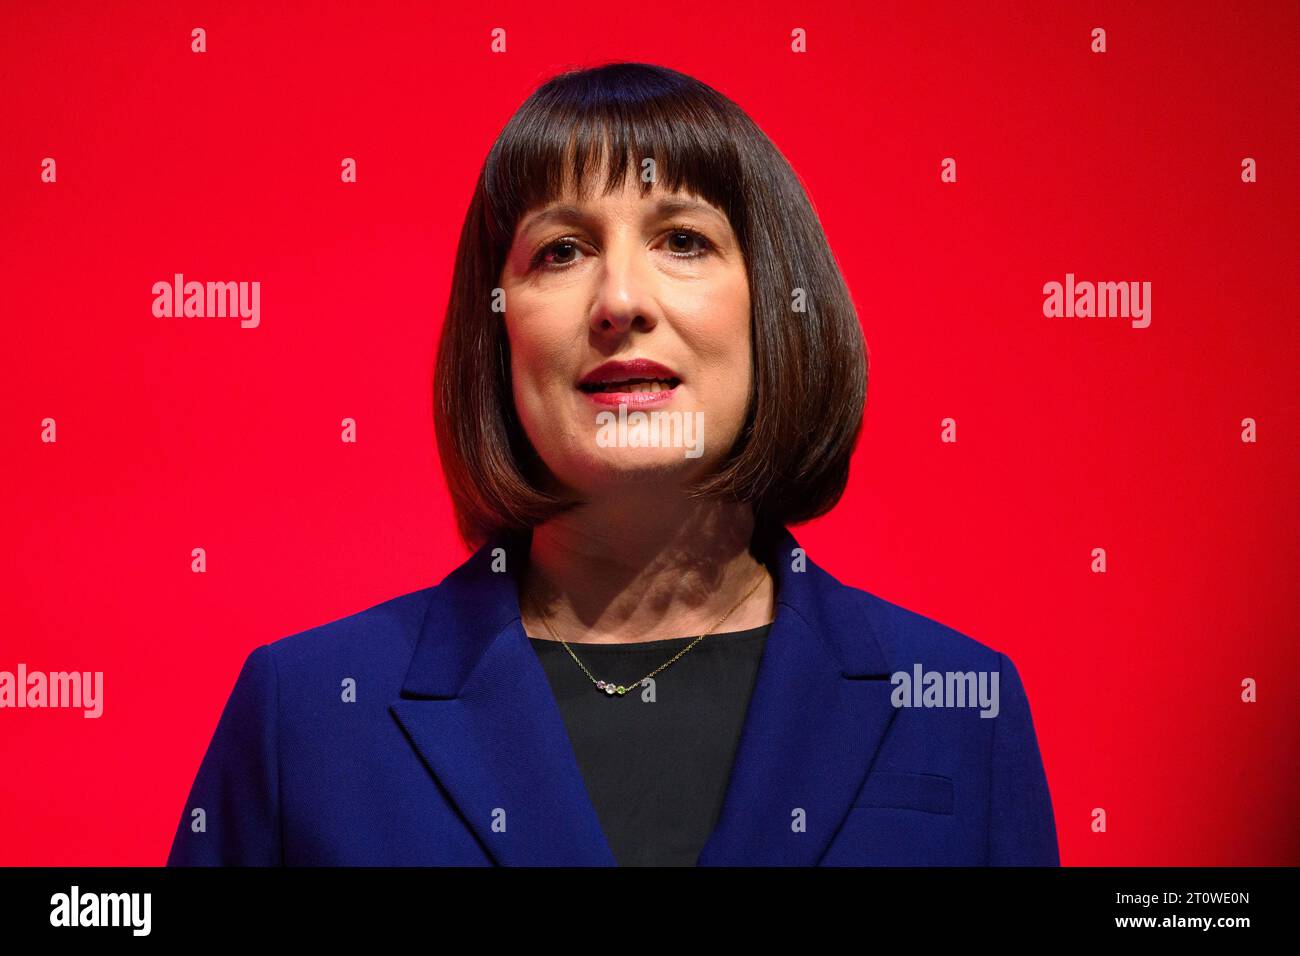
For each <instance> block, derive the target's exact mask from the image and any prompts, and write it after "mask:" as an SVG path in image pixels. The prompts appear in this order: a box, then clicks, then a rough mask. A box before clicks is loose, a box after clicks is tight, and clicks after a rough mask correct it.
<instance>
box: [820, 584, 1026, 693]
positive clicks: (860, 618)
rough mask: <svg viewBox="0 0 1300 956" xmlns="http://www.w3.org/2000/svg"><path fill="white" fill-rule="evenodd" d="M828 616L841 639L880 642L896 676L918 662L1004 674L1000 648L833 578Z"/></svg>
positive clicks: (825, 604)
mask: <svg viewBox="0 0 1300 956" xmlns="http://www.w3.org/2000/svg"><path fill="white" fill-rule="evenodd" d="M826 577H827V581H826V582H825V583H826V584H828V585H829V587H824V588H823V590H822V593H823V608H824V610H823V613H824V614H826V615H827V617H828V619H829V620H830V621H831V622H833V623H834V624H835V625H836V626H835V628H834V630H835V631H836V633H837V635H838V639H839V640H843V641H855V640H857V641H863V640H871V639H874V640H875V641H876V643H877V644H878V645H879V647H880V650H881V653H883V654H884V656H885V660H886V661H887V662H888V664H889V669H890V671H891V672H894V671H896V670H908V671H910V670H911V669H912V666H913V665H914V664H916V663H918V662H919V663H921V664H923V665H925V667H926V669H927V670H929V669H931V665H933V667H934V669H937V670H972V669H974V670H998V669H999V667H1000V663H1001V658H1002V657H1003V655H1002V654H1001V652H1000V651H998V650H997V649H996V648H994V647H991V646H990V645H988V644H985V643H984V642H982V641H979V640H976V639H975V638H973V637H971V636H970V635H969V634H967V633H965V632H963V631H960V630H958V629H957V628H955V627H953V626H951V625H949V624H945V623H943V622H942V621H940V620H938V619H936V618H933V617H930V616H928V615H925V614H923V613H921V612H919V611H915V610H912V609H910V608H907V607H904V606H902V605H900V604H897V603H895V602H893V601H889V600H886V599H885V598H883V597H881V596H880V595H878V594H876V593H874V592H872V591H868V590H865V589H863V588H858V587H854V586H852V585H849V584H844V583H841V582H840V581H838V580H837V579H835V578H834V577H833V576H831V575H829V574H827V575H826Z"/></svg>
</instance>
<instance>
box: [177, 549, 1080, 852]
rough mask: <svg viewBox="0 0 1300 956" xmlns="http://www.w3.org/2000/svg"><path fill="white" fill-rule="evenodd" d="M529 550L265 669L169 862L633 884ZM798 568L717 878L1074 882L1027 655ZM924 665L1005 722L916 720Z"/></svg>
mask: <svg viewBox="0 0 1300 956" xmlns="http://www.w3.org/2000/svg"><path fill="white" fill-rule="evenodd" d="M529 537H530V536H529V535H526V534H525V535H515V534H508V533H502V534H498V535H496V536H495V537H494V538H493V539H491V540H490V541H488V542H487V543H485V544H484V545H483V546H482V547H481V548H479V550H478V551H477V552H475V554H473V555H472V556H471V557H470V558H469V559H468V560H467V561H466V562H465V563H464V564H463V565H461V566H460V567H459V568H457V569H456V570H455V571H453V572H452V573H451V574H449V575H448V576H447V577H446V578H445V579H444V580H443V581H442V583H441V584H438V585H437V586H434V587H427V588H424V589H422V590H419V591H414V592H411V593H409V594H403V595H400V596H398V597H395V598H392V599H390V600H388V601H385V602H383V603H381V604H376V605H375V606H373V607H370V608H368V609H366V610H364V611H361V612H359V613H356V614H353V615H351V616H349V617H345V618H342V619H340V620H336V621H333V622H331V623H328V624H322V625H320V626H318V627H314V628H312V629H310V630H306V631H303V632H301V633H299V634H295V635H292V636H289V637H285V638H282V639H280V640H277V641H274V642H272V643H269V644H265V645H262V646H261V647H258V648H256V649H255V650H253V651H252V652H251V653H250V654H249V655H248V657H247V659H246V660H245V661H244V665H243V669H242V670H241V671H240V673H239V677H238V679H237V681H236V682H235V686H234V689H233V691H232V692H231V694H230V698H229V700H228V702H227V703H226V705H225V708H224V710H223V712H222V714H221V718H220V720H219V722H218V724H217V728H216V732H215V734H214V735H213V737H212V741H211V743H210V744H209V746H208V749H207V752H206V754H205V756H204V758H203V761H202V764H201V766H200V767H199V771H198V775H197V777H196V779H195V781H194V784H193V788H192V789H191V791H190V794H189V799H188V801H187V802H186V804H185V808H184V811H183V813H182V815H181V820H180V823H179V825H178V827H177V830H176V835H175V840H174V843H173V845H172V848H171V853H170V855H169V857H168V860H167V863H168V865H169V866H177V865H181V866H186V865H277V864H284V865H363V866H387V865H402V866H484V865H505V866H558V865H577V866H613V865H614V858H613V855H612V853H611V852H610V848H609V845H608V844H607V843H606V841H605V837H604V834H603V833H602V832H601V828H600V823H599V821H598V819H597V817H596V812H595V810H594V808H593V807H592V804H591V801H590V799H589V797H588V795H587V791H586V787H585V785H584V783H583V779H582V775H581V772H580V771H579V769H578V764H577V760H576V758H575V756H574V753H573V749H572V747H571V745H570V743H569V739H568V733H567V731H566V729H565V725H564V722H563V719H562V717H561V715H560V711H559V708H558V706H557V704H556V702H555V698H554V695H553V694H552V692H551V688H550V684H549V683H548V681H547V678H546V674H545V672H544V671H543V669H542V666H541V664H540V662H539V661H538V659H537V655H536V652H535V651H534V650H533V648H532V646H531V645H530V644H529V642H528V639H527V636H526V634H525V632H524V629H523V625H522V623H521V620H520V614H519V600H518V592H517V590H516V579H515V575H516V573H517V572H518V571H519V570H520V568H522V567H523V566H524V563H525V561H526V557H527V554H528V544H529ZM498 548H499V549H501V550H500V551H499V552H498V551H496V549H498ZM798 549H799V544H798V542H797V541H796V539H795V538H794V536H793V535H792V534H791V533H790V532H789V530H788V529H785V528H783V529H781V534H780V536H779V538H778V539H777V540H775V542H774V545H773V546H772V548H771V549H770V550H769V552H768V554H767V558H768V562H767V563H768V566H769V568H771V570H772V572H773V574H774V576H775V578H776V584H777V596H776V617H775V621H774V623H773V626H772V629H771V631H770V632H769V634H768V637H767V642H766V645H765V649H764V652H763V655H762V658H761V659H760V662H759V669H758V675H757V678H756V680H755V686H754V690H753V696H752V697H751V699H750V703H749V709H748V711H747V712H746V716H745V723H744V727H743V731H742V734H741V739H740V742H739V745H738V749H737V751H736V756H735V762H734V764H733V767H732V771H731V779H730V781H729V783H728V787H727V790H726V795H725V799H724V802H723V806H722V809H721V813H720V816H719V819H718V821H717V825H716V828H715V829H714V831H713V833H712V834H711V836H710V837H709V839H708V841H707V843H706V844H705V846H704V849H703V851H702V852H701V854H700V857H699V865H700V866H814V865H820V866H863V865H887V866H928V865H959V866H962V865H971V866H985V865H1020V866H1026V865H1028V866H1045V865H1046V866H1054V865H1058V864H1059V862H1060V860H1059V856H1058V851H1057V841H1056V828H1055V822H1054V817H1053V811H1052V801H1051V796H1050V794H1049V792H1048V786H1047V780H1046V777H1045V775H1044V772H1043V764H1042V761H1041V759H1040V756H1039V751H1038V743H1037V739H1036V737H1035V733H1034V726H1033V721H1032V719H1031V716H1030V709H1029V702H1028V700H1027V698H1026V695H1025V690H1024V687H1023V686H1022V685H1021V682H1020V678H1019V675H1018V674H1017V672H1016V668H1015V666H1014V665H1013V664H1012V662H1011V660H1010V658H1008V657H1007V656H1006V655H1005V654H1002V653H999V652H998V651H995V650H991V649H990V648H988V647H986V646H984V645H983V644H980V643H978V642H977V641H975V640H972V639H971V638H969V637H966V636H965V635H963V634H960V633H958V632H956V631H954V630H952V629H951V628H948V627H946V626H945V625H943V624H939V623H937V622H935V621H933V620H930V619H928V618H925V617H922V616H921V615H919V614H917V613H914V612H912V611H908V610H905V609H904V608H901V607H899V606H897V605H894V604H891V603H889V602H888V601H885V600H883V599H881V598H879V597H876V596H875V595H873V594H870V593H868V592H866V591H862V590H859V589H857V588H852V587H849V586H847V585H844V584H841V583H840V582H839V581H837V580H836V579H835V578H834V577H832V576H831V575H830V574H829V573H827V572H826V571H824V570H822V569H821V568H819V567H818V566H817V565H816V564H814V563H813V562H812V561H810V560H807V561H805V562H801V561H800V558H801V556H802V551H800V550H798ZM494 556H497V557H504V560H505V567H504V571H502V570H494V569H493V564H494V560H493V559H494ZM495 563H496V564H497V566H498V567H500V561H497V562H495ZM916 665H920V666H921V668H922V669H923V671H932V670H933V671H939V672H949V671H953V672H967V671H974V672H980V671H983V672H986V673H987V674H988V675H989V678H990V681H991V679H992V675H993V674H997V675H998V696H999V706H998V713H997V716H996V717H992V718H989V717H981V716H980V713H981V711H980V709H979V707H965V708H962V707H926V706H899V704H900V703H902V702H904V701H903V697H904V695H903V692H902V688H901V687H900V688H898V689H896V687H895V685H894V683H892V682H891V675H893V674H895V673H898V672H906V673H908V674H909V675H910V674H913V673H915V667H916ZM350 687H351V688H354V693H353V694H352V695H349V693H348V688H350ZM917 693H919V692H917ZM353 698H354V699H353ZM906 701H907V702H910V703H912V704H913V705H914V704H916V703H918V702H919V701H920V699H919V697H918V698H913V697H911V696H910V695H908V696H907V698H906Z"/></svg>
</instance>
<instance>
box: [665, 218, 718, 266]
mask: <svg viewBox="0 0 1300 956" xmlns="http://www.w3.org/2000/svg"><path fill="white" fill-rule="evenodd" d="M667 235H668V242H669V245H670V246H671V245H673V244H674V243H676V242H678V241H680V240H684V241H685V243H686V245H687V246H688V247H689V246H690V244H691V242H692V241H695V242H698V243H699V244H700V246H701V249H700V251H699V252H695V253H681V252H672V254H673V255H674V256H676V257H677V258H678V259H698V258H699V257H700V256H703V255H707V254H708V253H709V252H712V251H713V243H711V242H709V240H708V239H707V238H705V236H704V234H703V233H700V232H696V231H695V230H694V229H692V228H690V227H689V226H674V227H673V228H672V229H671V230H669V232H668V234H667ZM669 251H670V252H671V251H672V250H671V249H670V250H669Z"/></svg>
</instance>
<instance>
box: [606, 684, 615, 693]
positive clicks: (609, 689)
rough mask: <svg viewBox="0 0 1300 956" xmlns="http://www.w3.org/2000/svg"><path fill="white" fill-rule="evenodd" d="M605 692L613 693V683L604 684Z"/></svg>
mask: <svg viewBox="0 0 1300 956" xmlns="http://www.w3.org/2000/svg"><path fill="white" fill-rule="evenodd" d="M605 693H606V694H612V693H614V685H613V684H606V685H605Z"/></svg>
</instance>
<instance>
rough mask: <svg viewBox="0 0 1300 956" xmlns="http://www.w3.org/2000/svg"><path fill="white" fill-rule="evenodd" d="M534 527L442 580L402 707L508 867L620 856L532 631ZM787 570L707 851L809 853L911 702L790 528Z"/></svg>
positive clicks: (474, 824) (716, 860) (852, 608)
mask: <svg viewBox="0 0 1300 956" xmlns="http://www.w3.org/2000/svg"><path fill="white" fill-rule="evenodd" d="M530 543H531V533H529V532H523V533H511V532H501V533H499V534H497V535H495V536H494V537H493V538H491V539H490V540H489V541H487V542H485V543H484V544H483V545H482V547H480V548H479V549H478V550H477V551H476V552H475V553H474V554H473V555H472V556H471V557H470V558H469V560H467V561H466V562H465V563H464V564H462V565H461V566H460V567H459V568H457V569H456V570H455V571H453V572H452V573H451V574H450V575H448V576H447V577H446V579H444V580H443V582H442V584H441V585H439V586H438V587H437V588H434V589H433V590H432V591H431V599H430V603H429V608H428V611H427V613H426V615H425V618H424V622H423V625H422V628H421V631H420V634H419V637H418V639H417V642H416V647H415V653H414V655H413V656H412V659H411V663H410V666H409V668H408V670H407V672H406V677H405V679H404V681H403V684H402V689H401V696H400V697H399V698H398V699H397V700H394V701H393V702H392V703H391V705H390V709H391V711H392V713H393V715H394V716H395V717H396V719H397V720H398V722H399V723H400V724H401V725H402V727H403V728H404V729H405V731H406V733H407V735H408V738H409V740H410V742H411V744H412V746H413V747H414V748H415V749H416V751H418V753H419V754H420V757H421V758H422V759H423V761H424V762H425V764H426V765H427V766H428V768H429V770H430V771H431V772H432V774H433V775H434V777H435V778H436V779H437V781H438V782H439V784H440V785H441V787H442V788H443V791H444V793H445V795H446V796H447V797H448V799H449V800H450V801H451V802H453V803H454V804H455V805H456V807H457V809H458V811H459V812H460V814H461V815H462V817H463V818H464V820H465V821H466V823H467V824H468V825H469V826H470V827H471V828H472V829H473V831H474V832H475V834H476V835H477V837H478V839H479V841H480V843H481V844H482V846H483V847H484V849H485V850H486V851H487V853H488V854H489V855H490V856H491V857H492V859H493V860H495V861H496V862H497V863H499V864H502V865H509V866H547V865H580V866H613V865H614V862H615V861H614V857H613V853H612V852H611V851H610V848H609V845H608V843H607V842H606V840H605V836H604V833H603V832H602V831H601V828H600V823H599V820H598V819H597V816H596V811H595V808H594V807H593V806H592V804H591V800H590V798H589V796H588V794H587V790H586V786H585V784H584V782H583V779H582V773H581V771H580V769H579V767H578V763H577V758H576V757H575V756H574V753H573V748H572V746H571V744H570V743H569V737H568V732H567V730H566V728H565V726H564V720H563V717H562V715H561V714H560V710H559V706H558V705H557V704H556V701H555V697H554V695H553V694H552V692H551V688H550V684H549V682H548V680H547V677H546V673H545V671H544V670H543V668H542V666H541V663H540V662H539V661H538V659H537V654H536V651H534V650H533V648H532V646H531V644H530V643H529V641H528V637H527V635H526V634H525V632H524V628H523V624H522V621H521V619H520V613H519V595H518V590H517V586H518V577H517V575H518V573H519V571H520V570H521V569H522V568H523V567H524V566H525V564H526V562H527V557H528V548H529V545H530ZM762 554H763V558H764V563H765V564H766V565H767V567H768V568H769V570H770V571H771V573H772V575H773V577H774V578H775V581H776V588H777V593H776V618H775V620H774V622H773V625H772V629H771V631H769V633H768V636H767V640H766V642H765V645H764V650H763V656H762V658H761V659H760V662H759V668H758V675H757V678H756V680H755V685H754V690H753V693H752V696H751V697H750V701H749V707H748V710H747V711H746V714H745V722H744V725H743V728H742V731H741V738H740V742H739V745H738V747H737V750H736V756H735V760H734V762H733V765H732V769H731V778H730V781H729V783H728V786H727V790H726V793H725V796H724V799H723V805H722V810H721V813H720V815H719V818H718V821H717V824H716V826H715V828H714V831H713V833H712V834H711V836H710V837H709V839H708V841H707V842H706V843H705V845H704V848H703V850H702V851H701V853H700V857H699V865H700V866H765V865H766V866H809V865H814V864H816V863H817V861H818V860H819V859H820V858H821V856H822V854H823V853H824V852H825V851H826V848H827V847H828V846H829V845H830V842H831V839H832V838H833V837H834V835H835V833H836V831H837V830H838V829H839V827H840V824H841V823H842V822H843V821H844V819H845V817H846V816H847V815H848V812H849V810H850V809H851V807H852V804H853V799H854V797H855V796H856V794H857V793H858V791H859V790H860V788H861V786H862V782H863V779H864V778H865V776H866V773H867V770H868V768H869V767H870V765H871V762H872V760H873V758H874V756H875V754H876V751H877V749H878V748H879V746H880V742H881V740H882V738H883V737H884V734H885V731H886V729H887V728H888V726H889V724H890V722H891V721H892V720H893V718H894V715H895V714H896V709H895V708H894V707H893V706H892V705H891V703H890V691H891V690H892V685H891V684H890V682H889V674H888V667H887V664H886V660H885V655H884V652H883V651H882V649H881V646H880V643H879V641H878V640H877V635H876V633H875V630H874V627H875V626H876V625H875V624H874V623H873V621H872V620H871V619H870V618H869V617H867V618H864V616H863V614H862V610H861V608H862V605H861V603H859V602H851V603H849V602H845V601H844V597H845V596H846V593H847V592H850V591H851V589H849V588H846V587H845V586H844V585H842V584H840V583H839V582H838V581H836V580H835V579H834V578H833V577H832V576H831V575H829V574H828V573H827V572H825V571H824V570H822V569H821V568H819V567H817V566H816V565H815V564H814V563H813V562H812V561H806V560H804V554H803V551H802V549H801V548H800V546H799V543H798V541H797V540H796V539H795V537H794V535H792V534H791V533H790V531H789V530H788V529H787V528H784V527H782V528H780V529H779V531H778V533H777V534H775V535H774V536H772V537H771V538H770V539H769V541H768V543H767V544H765V545H764V546H763V548H762Z"/></svg>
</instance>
